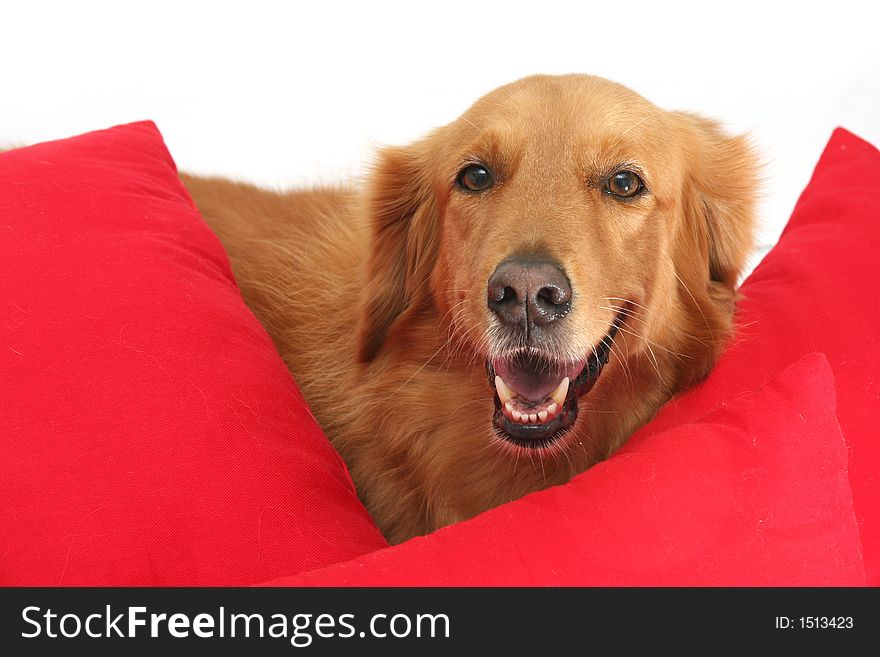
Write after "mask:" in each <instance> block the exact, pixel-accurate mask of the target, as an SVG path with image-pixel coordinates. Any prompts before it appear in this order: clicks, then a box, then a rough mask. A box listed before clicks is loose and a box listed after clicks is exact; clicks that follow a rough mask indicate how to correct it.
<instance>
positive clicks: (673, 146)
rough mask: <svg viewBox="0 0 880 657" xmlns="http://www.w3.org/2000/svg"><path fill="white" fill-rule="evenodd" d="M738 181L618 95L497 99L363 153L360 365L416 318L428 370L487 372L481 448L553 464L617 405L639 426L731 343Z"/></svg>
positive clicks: (523, 87) (637, 103)
mask: <svg viewBox="0 0 880 657" xmlns="http://www.w3.org/2000/svg"><path fill="white" fill-rule="evenodd" d="M754 178H755V171H754V167H753V158H752V156H751V154H750V152H749V149H748V146H747V144H746V142H745V141H744V140H743V139H742V138H729V137H726V136H724V135H723V134H722V133H721V132H720V131H719V130H718V128H717V127H716V126H715V125H714V124H713V123H711V122H709V121H706V120H704V119H700V118H698V117H694V116H691V115H687V114H682V113H675V112H667V111H664V110H661V109H659V108H657V107H655V106H654V105H652V104H651V103H649V102H648V101H646V100H644V99H643V98H641V97H640V96H638V95H637V94H635V93H633V92H631V91H629V90H628V89H626V88H624V87H621V86H619V85H617V84H614V83H611V82H608V81H605V80H602V79H599V78H594V77H588V76H564V77H546V76H539V77H532V78H526V79H524V80H520V81H519V82H516V83H513V84H511V85H507V86H505V87H502V88H500V89H498V90H496V91H494V92H492V93H490V94H489V95H487V96H485V97H484V98H482V99H481V100H479V101H478V102H477V103H476V104H475V105H474V106H473V107H471V108H470V109H469V110H468V111H467V112H466V113H465V114H464V115H463V116H462V117H461V118H460V119H458V120H457V121H454V122H453V123H451V124H450V125H448V126H445V127H443V128H441V129H439V130H437V131H436V132H434V133H433V134H431V135H430V136H429V137H427V138H426V139H424V140H423V141H421V142H419V143H417V144H415V145H413V146H410V147H407V148H399V149H389V150H387V151H385V152H384V153H383V154H382V157H381V161H380V163H379V165H378V167H377V169H376V172H375V174H374V177H373V179H372V183H371V187H370V193H369V201H368V202H369V207H368V213H369V216H370V217H371V220H372V222H373V236H374V242H373V247H372V250H371V256H370V258H371V259H370V263H369V268H368V277H367V281H366V284H365V286H364V289H363V296H362V307H361V313H360V333H359V340H360V357H361V359H362V361H364V362H369V361H372V360H374V359H376V358H378V357H380V356H381V353H382V351H383V350H384V349H385V348H386V347H387V344H386V343H387V342H390V341H392V340H393V339H394V338H395V336H400V335H402V334H403V333H404V332H405V329H406V326H407V325H408V324H410V323H413V322H418V321H425V318H426V317H432V318H433V319H432V320H430V321H434V322H436V323H437V324H438V330H442V331H445V333H446V335H447V336H448V339H447V342H446V345H445V351H446V352H448V353H447V354H446V355H444V356H443V358H449V357H450V356H449V354H453V355H454V357H457V358H459V359H462V360H463V362H466V363H468V364H469V366H470V367H479V368H484V369H485V371H486V372H487V374H488V384H487V385H486V386H485V390H484V394H485V395H486V396H487V397H490V398H491V399H492V402H493V405H494V413H493V414H492V417H491V418H486V419H485V420H486V422H487V425H489V426H487V427H486V429H487V430H488V429H489V428H490V427H491V432H489V431H487V434H488V435H492V436H494V437H495V438H497V439H498V440H499V441H500V443H501V444H504V445H507V446H509V447H511V448H512V449H513V451H521V450H529V451H530V452H532V453H534V454H543V453H547V452H552V451H553V448H554V446H556V445H558V444H560V442H562V441H564V440H566V437H567V436H570V435H572V434H578V433H579V432H580V434H583V433H584V432H588V431H591V429H590V427H589V426H588V424H589V423H586V422H583V421H580V422H579V420H578V418H579V414H582V411H584V410H588V411H589V412H590V413H593V414H597V413H602V412H603V410H604V411H606V412H608V413H614V412H621V411H620V405H621V401H620V400H621V399H623V398H625V399H626V400H627V401H626V403H628V404H637V405H640V406H642V407H644V411H645V412H653V410H656V408H655V407H656V405H657V404H658V403H662V401H665V399H666V398H668V397H669V396H670V395H671V394H673V393H674V392H676V391H677V390H679V389H681V388H682V387H684V386H686V385H689V384H690V383H692V382H694V381H696V380H698V379H699V378H701V377H702V376H704V375H705V373H706V372H707V371H708V369H709V368H710V367H711V366H712V364H713V363H714V362H715V359H716V358H717V356H718V354H719V352H720V350H721V348H722V346H723V344H724V342H725V340H726V339H727V337H728V335H729V333H730V326H731V316H732V308H733V303H734V300H735V292H734V288H735V284H736V281H737V277H738V275H739V272H740V270H741V268H742V266H743V264H744V261H745V258H746V256H747V254H748V252H749V249H750V247H751V234H752V218H751V217H752V198H753V194H754V191H753V190H754V187H755V184H754V183H755V180H754ZM647 379H650V381H647ZM646 386H648V387H646ZM594 388H595V392H594V391H593V389H594ZM648 389H650V390H651V393H650V395H647V396H648V397H650V400H651V401H649V402H648V401H639V395H640V394H641V392H640V391H642V390H648ZM600 390H601V391H602V393H601V394H598V393H599V391H600ZM615 396H616V397H618V398H620V399H618V400H617V402H618V403H616V404H615V403H614V401H615V400H614V397H615ZM652 405H653V406H652ZM604 406H608V408H607V409H606V408H603V407H604ZM643 414H644V413H643ZM606 425H607V423H606ZM611 433H612V434H613V433H615V432H611ZM582 437H583V436H582ZM589 440H590V442H591V443H593V444H596V443H597V442H599V443H601V441H603V440H605V441H606V444H605V445H604V446H601V445H600V448H599V452H603V451H605V452H607V451H608V449H609V448H610V447H611V446H612V445H611V443H614V444H616V443H617V442H618V440H619V436H616V435H613V436H609V437H608V438H607V439H606V438H603V437H601V436H595V435H591V436H589ZM597 456H601V454H597Z"/></svg>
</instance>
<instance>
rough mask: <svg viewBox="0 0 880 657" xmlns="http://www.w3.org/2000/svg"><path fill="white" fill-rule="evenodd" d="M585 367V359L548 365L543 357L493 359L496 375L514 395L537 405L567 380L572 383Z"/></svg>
mask: <svg viewBox="0 0 880 657" xmlns="http://www.w3.org/2000/svg"><path fill="white" fill-rule="evenodd" d="M584 365H586V361H585V360H581V361H576V362H573V363H561V364H551V363H549V362H547V361H546V360H544V359H542V358H535V357H533V356H517V357H516V358H514V359H513V360H501V359H493V360H492V367H493V368H495V373H496V374H497V375H498V376H500V377H501V378H502V379H504V383H505V384H507V387H508V388H510V389H511V390H512V391H513V392H515V393H517V394H518V395H520V396H521V397H525V398H526V399H527V400H529V401H533V402H539V401H542V400H543V399H544V398H545V397H547V396H548V395H549V394H550V393H551V392H553V391H554V390H556V388H557V387H559V383H560V381H562V379H564V378H565V377H568V378H569V379H570V380H571V381H574V380H575V379H576V378H577V376H578V374H580V373H581V370H583V369H584Z"/></svg>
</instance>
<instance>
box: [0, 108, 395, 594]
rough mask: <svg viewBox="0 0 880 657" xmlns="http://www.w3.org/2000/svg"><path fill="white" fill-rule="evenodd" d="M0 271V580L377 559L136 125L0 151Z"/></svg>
mask: <svg viewBox="0 0 880 657" xmlns="http://www.w3.org/2000/svg"><path fill="white" fill-rule="evenodd" d="M0 261H2V266H0V290H2V294H0V382H2V394H0V454H2V458H0V584H6V585H11V584H14V585H57V584H70V585H79V584H105V585H116V584H127V585H151V584H157V585H176V584H191V585H237V584H250V583H254V582H259V581H261V580H265V579H267V578H270V577H274V576H278V575H281V574H288V573H291V572H298V571H301V570H303V569H310V568H317V567H321V566H325V565H328V564H332V563H334V562H337V561H340V560H345V559H351V558H353V557H355V556H357V555H360V554H363V553H365V552H370V551H372V550H375V549H378V548H380V547H383V546H384V545H385V542H384V540H383V539H382V538H381V536H380V534H379V532H378V531H377V530H376V528H375V526H374V525H373V523H372V522H371V520H370V518H369V517H368V515H367V513H366V511H365V510H364V508H363V507H362V506H361V505H360V503H359V502H358V500H357V498H356V496H355V493H354V490H353V487H352V484H351V481H350V479H349V477H348V474H347V471H346V470H345V467H344V465H343V464H342V462H341V461H340V459H339V457H338V455H337V454H336V453H335V452H334V451H333V449H332V447H331V446H330V444H329V443H328V442H327V441H326V439H325V438H324V436H323V434H322V433H321V431H320V429H319V428H318V427H317V425H316V424H315V422H314V420H313V419H312V417H311V415H310V414H309V411H308V410H307V408H306V406H305V404H304V402H303V399H302V397H301V396H300V394H299V392H298V390H297V388H296V386H295V385H294V383H293V381H292V380H291V378H290V376H289V374H288V373H287V370H286V368H285V367H284V365H283V363H282V362H281V360H280V358H279V357H278V355H277V353H276V351H275V349H274V347H273V345H272V343H271V341H270V339H269V338H268V336H267V335H266V333H265V332H264V331H263V329H262V327H261V326H260V324H259V323H258V322H257V321H256V319H255V318H254V317H253V315H252V314H251V313H250V312H249V311H248V310H247V308H246V307H245V306H244V304H243V302H242V300H241V297H240V296H239V293H238V291H237V288H236V286H235V283H234V281H233V278H232V274H231V272H230V269H229V264H228V262H227V259H226V256H225V254H224V252H223V250H222V248H221V246H220V244H219V242H218V241H217V239H216V238H215V237H214V235H213V234H212V232H211V231H210V230H209V229H208V227H207V226H206V225H205V224H204V222H203V221H202V220H201V218H200V217H199V216H198V214H197V211H196V210H195V208H194V207H193V205H192V203H191V201H190V200H189V197H188V195H187V193H186V191H185V190H184V189H183V187H182V186H181V184H180V182H179V180H178V179H177V175H176V171H175V167H174V163H173V162H172V160H171V157H170V156H169V154H168V152H167V151H166V149H165V146H164V145H163V143H162V139H161V137H160V135H159V133H158V132H157V131H156V129H155V126H153V125H152V124H151V123H137V124H132V125H128V126H122V127H118V128H114V129H112V130H107V131H103V132H96V133H92V134H88V135H84V136H81V137H77V138H74V139H69V140H65V141H59V142H53V143H46V144H40V145H37V146H33V147H29V148H24V149H19V150H15V151H10V152H6V153H2V154H0Z"/></svg>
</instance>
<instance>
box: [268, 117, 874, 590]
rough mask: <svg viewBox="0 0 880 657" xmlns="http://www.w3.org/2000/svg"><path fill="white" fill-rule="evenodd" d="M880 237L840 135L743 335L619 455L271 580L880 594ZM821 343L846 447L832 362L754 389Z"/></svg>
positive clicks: (863, 183)
mask: <svg viewBox="0 0 880 657" xmlns="http://www.w3.org/2000/svg"><path fill="white" fill-rule="evenodd" d="M878 244H880V153H878V152H877V150H876V149H875V148H873V147H872V146H871V145H869V144H867V143H866V142H864V141H862V140H860V139H858V138H857V137H855V136H853V135H851V134H850V133H848V132H846V131H845V130H837V131H835V133H834V134H833V136H832V138H831V141H830V142H829V144H828V147H827V149H826V150H825V153H824V154H823V156H822V158H821V160H820V162H819V164H818V166H817V168H816V171H815V173H814V175H813V178H812V180H811V182H810V184H809V186H808V187H807V189H806V190H805V191H804V193H803V195H802V197H801V199H800V201H799V203H798V205H797V207H796V208H795V211H794V214H793V216H792V218H791V220H790V222H789V224H788V227H787V229H786V230H785V232H784V234H783V235H782V237H781V239H780V241H779V243H778V244H777V245H776V247H775V248H774V249H773V250H772V251H771V253H769V254H768V255H767V257H766V258H765V259H764V261H763V262H762V263H761V265H760V266H759V267H758V268H757V270H756V271H755V272H754V273H753V274H752V275H751V276H750V277H749V279H748V280H747V281H746V282H745V283H744V285H743V288H742V290H743V293H744V295H745V298H744V300H743V301H742V302H741V304H740V306H739V314H738V322H739V325H740V331H739V337H738V339H737V341H736V343H735V344H734V345H732V347H731V348H730V349H729V350H728V351H727V353H726V354H725V355H724V357H723V358H722V360H721V362H720V363H719V365H718V366H717V367H716V369H715V370H714V371H713V373H712V374H711V375H710V377H709V379H708V380H707V381H706V382H705V383H704V384H703V385H701V386H699V387H698V388H696V389H695V390H692V391H690V392H689V393H686V394H684V395H682V396H681V397H680V398H679V399H677V400H674V401H673V402H672V403H670V404H669V405H667V406H666V407H665V408H664V410H663V411H662V412H661V413H660V414H659V416H658V417H657V418H656V419H655V420H654V421H653V422H652V423H650V424H649V425H648V426H646V427H645V428H644V429H643V430H642V431H640V432H639V433H638V434H637V435H636V436H634V437H633V438H632V439H631V440H630V442H629V443H628V445H627V447H625V448H624V449H623V450H622V451H621V452H619V453H618V454H617V455H615V456H614V457H612V458H611V459H610V460H609V461H607V462H606V463H604V464H601V465H600V466H598V467H597V468H594V469H593V470H590V471H588V472H587V473H585V474H583V475H581V476H579V477H577V478H576V479H575V480H574V481H573V482H571V483H570V484H568V485H566V486H562V487H559V488H556V489H553V490H551V491H547V492H542V493H537V494H535V495H531V496H528V497H526V498H524V499H523V500H520V501H517V502H513V503H511V504H509V505H506V506H505V507H501V508H499V509H496V510H494V511H491V512H489V513H486V514H484V515H482V516H479V517H478V518H476V519H474V520H472V521H470V522H468V523H463V524H461V525H459V526H456V527H452V528H449V529H446V530H443V531H441V532H438V533H436V534H435V535H433V536H431V537H428V538H423V539H416V540H414V541H410V542H409V543H406V544H404V545H401V546H398V547H395V548H393V549H391V550H387V551H384V552H381V553H378V554H374V555H369V556H367V557H365V558H362V559H357V560H355V561H352V562H350V563H348V564H343V565H340V566H339V567H335V568H330V569H327V570H324V571H321V572H317V573H312V574H308V575H304V576H302V577H297V578H289V579H285V580H278V581H276V582H275V583H286V584H384V583H396V584H404V583H405V584H464V583H478V584H488V583H495V584H529V583H530V584H575V583H581V584H583V583H594V584H601V583H619V584H647V583H656V584H659V583H668V584H687V583H691V584H698V583H700V584H745V583H754V584H761V585H769V584H786V583H788V584H799V585H802V584H841V585H843V584H860V583H861V584H864V583H866V582H867V583H868V584H871V585H878V584H880V493H878V490H880V489H878V474H877V473H878V472H880V441H878V440H877V436H878V432H877V430H876V429H875V427H874V425H875V423H876V422H877V419H878V418H880V339H878V331H877V327H878V326H880V294H877V292H876V290H875V286H876V282H877V280H878V278H880V265H878V262H880V260H878V258H877V255H876V254H875V252H874V251H875V249H876V247H877V245H878ZM815 351H818V352H823V353H825V354H827V359H828V362H830V368H831V371H832V372H833V375H834V378H835V380H836V384H837V390H838V393H839V394H838V404H839V421H840V425H841V427H842V433H843V436H844V438H845V440H846V444H847V450H846V451H843V450H842V449H841V443H840V433H839V432H838V429H837V426H836V425H835V423H834V422H833V421H832V420H831V418H830V416H826V415H823V413H826V412H827V413H830V412H831V408H832V407H833V398H832V396H831V386H830V379H829V378H828V377H826V376H825V374H827V367H828V365H827V364H826V362H825V361H822V362H820V361H819V360H817V359H816V358H812V359H807V360H806V361H801V363H800V364H798V365H797V366H796V367H795V368H794V369H791V370H788V371H787V372H786V373H785V374H784V375H783V376H781V377H779V378H776V379H775V380H774V383H772V384H771V385H770V386H769V388H766V389H764V390H763V392H761V393H757V394H749V393H750V391H754V390H755V389H756V388H757V387H758V386H759V385H760V384H762V383H764V382H766V381H767V380H768V379H771V378H773V377H775V376H778V375H779V373H780V372H782V371H783V370H784V368H785V367H786V366H788V365H789V364H791V363H793V362H795V361H797V360H798V359H800V358H802V357H804V355H805V354H809V353H810V352H815ZM814 370H815V371H814ZM823 386H824V387H823ZM742 395H748V396H747V397H743V398H741V399H740V397H742ZM713 409H719V410H716V411H715V412H714V413H713V414H712V415H710V416H707V417H704V418H703V419H702V420H700V418H701V417H703V416H705V415H706V413H709V412H711V411H712V410H713ZM823 418H824V419H823ZM804 419H806V422H805V421H804ZM749 440H754V441H755V442H754V444H753V445H751V447H750V443H749ZM847 457H848V461H847V460H846V459H847ZM847 473H848V482H849V483H848V484H847ZM850 486H851V493H850ZM850 494H851V500H852V502H851V504H850ZM716 520H717V521H718V522H720V523H721V524H718V523H716V522H715V521H716ZM853 527H857V528H858V530H859V535H860V540H859V535H855V534H854V533H853V531H852V530H853Z"/></svg>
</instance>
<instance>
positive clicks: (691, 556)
mask: <svg viewBox="0 0 880 657" xmlns="http://www.w3.org/2000/svg"><path fill="white" fill-rule="evenodd" d="M834 399H835V392H834V383H833V378H832V374H831V369H830V367H829V365H828V362H827V361H826V359H825V357H824V356H822V355H821V354H813V355H810V356H807V357H806V358H804V359H803V360H801V361H799V362H798V363H796V364H795V365H793V366H792V367H790V368H788V369H787V370H786V371H785V372H784V373H783V374H782V375H780V376H779V377H777V378H775V379H773V380H772V381H771V382H769V383H768V384H767V385H766V386H764V387H763V388H761V389H760V390H759V391H757V392H755V393H751V394H748V395H745V396H742V397H740V398H738V399H735V400H733V401H731V402H730V403H729V404H725V405H724V406H723V407H722V408H719V409H717V410H716V411H714V412H712V413H710V414H709V415H707V416H705V417H704V418H703V419H701V420H698V421H695V422H690V423H687V424H682V425H680V426H678V427H676V428H674V429H670V430H669V431H666V432H663V433H660V434H656V435H654V436H652V437H650V438H648V439H645V440H640V441H638V442H636V443H632V444H630V445H628V446H627V447H625V448H624V449H623V450H622V451H620V452H619V453H618V454H617V455H616V456H614V457H613V458H611V459H609V460H607V461H605V462H603V463H600V464H599V465H597V466H596V467H594V468H592V469H591V470H588V471H587V472H586V473H584V474H582V475H580V476H578V477H576V478H575V479H574V480H573V481H572V482H570V483H569V484H567V485H565V486H559V487H556V488H551V489H549V490H546V491H541V492H539V493H535V494H532V495H529V496H527V497H525V498H523V499H522V500H520V501H518V502H515V503H512V504H507V505H504V506H501V507H498V508H496V509H493V510H491V511H489V512H487V513H485V514H483V515H481V516H478V517H477V518H475V519H473V520H471V521H467V522H463V523H459V524H458V525H455V526H452V527H449V528H446V529H443V530H440V531H439V532H436V533H435V534H433V535H432V536H429V537H427V538H418V539H413V540H411V541H408V542H407V543H404V544H402V545H399V546H396V547H393V548H390V549H388V550H385V551H381V552H377V553H374V554H370V555H367V556H364V557H361V558H359V559H357V560H355V561H353V562H350V563H348V564H344V565H342V566H336V567H331V568H329V569H327V570H324V571H318V572H314V573H308V574H303V575H299V576H297V577H293V578H287V579H276V580H274V581H272V582H271V584H273V585H285V584H293V585H313V584H320V585H392V586H407V585H427V586H432V585H456V586H467V585H488V586H506V585H526V586H529V585H533V586H534V585H603V586H607V585H621V584H624V585H669V586H671V585H695V586H696V585H782V586H784V585H804V584H807V585H829V584H835V585H855V584H860V583H864V571H863V570H862V563H861V559H860V554H859V537H858V530H857V528H856V523H855V518H854V517H853V513H852V503H851V498H850V488H849V482H848V481H847V477H846V459H847V453H846V445H845V443H844V441H843V438H842V436H841V434H840V429H839V427H838V424H837V420H836V418H835V414H834Z"/></svg>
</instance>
